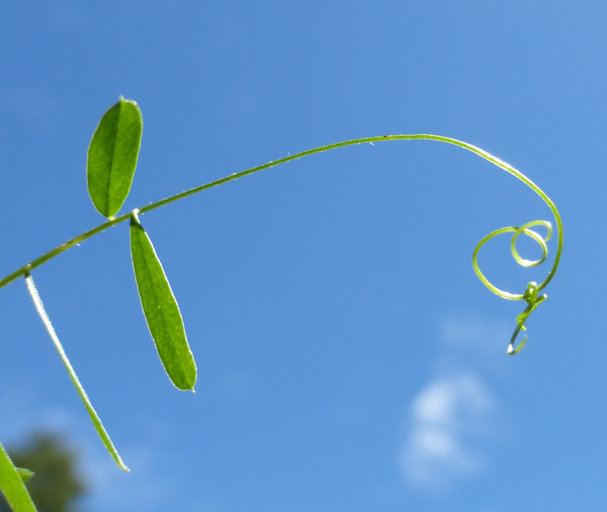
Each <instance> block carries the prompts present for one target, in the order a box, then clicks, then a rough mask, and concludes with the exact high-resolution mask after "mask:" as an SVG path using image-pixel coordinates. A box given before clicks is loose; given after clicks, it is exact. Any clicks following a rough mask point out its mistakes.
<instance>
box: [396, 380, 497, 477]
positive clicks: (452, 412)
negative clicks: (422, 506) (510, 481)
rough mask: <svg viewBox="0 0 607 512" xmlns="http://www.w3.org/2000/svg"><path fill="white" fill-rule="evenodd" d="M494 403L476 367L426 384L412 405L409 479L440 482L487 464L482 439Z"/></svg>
mask: <svg viewBox="0 0 607 512" xmlns="http://www.w3.org/2000/svg"><path fill="white" fill-rule="evenodd" d="M494 403H495V401H494V399H493V397H492V395H491V393H490V392H489V390H488V389H487V387H486V386H485V385H484V384H483V382H482V381H481V379H480V378H479V377H478V376H476V375H475V374H473V373H470V372H462V373H458V374H453V375H450V376H445V377H440V378H437V379H435V380H433V381H431V382H430V383H429V384H428V385H427V386H426V387H425V388H424V389H422V391H421V392H420V393H419V394H418V395H417V396H416V398H415V399H414V401H413V404H412V405H411V409H410V414H409V425H410V427H409V432H408V435H407V438H406V440H405V442H404V445H403V450H402V460H401V462H402V468H403V472H404V475H405V477H406V479H407V480H408V482H409V483H411V484H413V485H415V486H418V487H424V488H429V487H430V488H436V487H437V486H438V487H440V486H443V485H444V484H448V483H450V482H451V481H452V480H453V479H454V478H457V477H459V476H462V475H466V474H471V473H474V472H475V471H477V470H478V469H479V468H481V467H482V465H483V457H482V454H481V451H480V450H479V449H478V439H479V435H482V434H483V432H485V430H486V429H487V426H488V415H489V412H490V411H491V409H492V408H493V407H494Z"/></svg>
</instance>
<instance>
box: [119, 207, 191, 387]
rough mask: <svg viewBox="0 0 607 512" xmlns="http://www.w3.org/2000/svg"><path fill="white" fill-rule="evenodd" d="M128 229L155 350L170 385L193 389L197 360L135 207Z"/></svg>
mask: <svg viewBox="0 0 607 512" xmlns="http://www.w3.org/2000/svg"><path fill="white" fill-rule="evenodd" d="M130 231H131V256H132V258H133V268H134V270H135V280H136V281H137V288H138V290H139V298H140V299H141V306H142V308H143V313H144V314H145V319H146V321H147V323H148V327H149V329H150V333H151V334H152V338H153V339H154V343H155V344H156V350H158V355H159V356H160V360H161V361H162V364H163V366H164V369H165V370H166V372H167V374H168V376H169V378H170V379H171V381H172V382H173V384H174V385H175V386H176V387H177V388H179V389H184V390H185V389H190V390H192V391H194V383H195V382H196V363H195V362H194V356H193V355H192V351H191V350H190V346H189V345H188V340H187V338H186V334H185V328H184V326H183V319H182V318H181V313H180V312H179V306H178V305H177V301H176V300H175V296H174V295H173V292H172V290H171V286H170V285H169V281H168V280H167V277H166V275H165V273H164V270H163V268H162V264H161V263H160V260H159V259H158V256H157V255H156V251H155V250H154V246H153V245H152V242H151V241H150V238H149V237H148V235H147V233H146V232H145V230H144V229H143V226H142V225H141V223H140V222H139V218H138V217H137V210H135V211H133V213H132V216H131V228H130Z"/></svg>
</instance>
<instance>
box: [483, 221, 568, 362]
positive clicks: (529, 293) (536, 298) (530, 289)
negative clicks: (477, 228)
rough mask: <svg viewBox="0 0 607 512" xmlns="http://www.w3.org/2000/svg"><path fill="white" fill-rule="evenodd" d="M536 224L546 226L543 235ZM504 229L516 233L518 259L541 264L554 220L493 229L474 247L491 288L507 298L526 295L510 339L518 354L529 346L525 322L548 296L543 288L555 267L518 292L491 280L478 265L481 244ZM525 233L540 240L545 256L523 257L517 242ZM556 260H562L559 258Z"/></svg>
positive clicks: (512, 351) (514, 253) (530, 264)
mask: <svg viewBox="0 0 607 512" xmlns="http://www.w3.org/2000/svg"><path fill="white" fill-rule="evenodd" d="M557 219H558V217H557ZM535 226H542V227H544V228H546V235H545V236H542V235H541V234H540V233H538V232H537V231H535V230H533V229H531V228H532V227H535ZM504 233H513V235H512V238H511V240H510V253H511V254H512V257H513V258H514V260H515V261H516V262H517V263H518V264H519V265H520V266H522V267H535V266H537V265H540V264H542V263H543V262H544V261H545V260H546V258H547V257H548V246H547V244H546V242H548V240H550V237H551V236H552V224H551V223H550V222H548V221H547V220H534V221H531V222H527V223H526V224H523V225H522V226H519V227H516V226H507V227H505V228H501V229H496V230H495V231H492V232H491V233H489V234H488V235H486V236H485V237H483V238H482V239H481V240H480V242H479V243H478V244H477V245H476V247H475V248H474V252H473V253H472V266H473V268H474V272H476V275H477V276H478V278H479V279H480V280H481V282H482V283H483V284H484V285H485V286H486V287H487V288H489V290H491V291H492V292H493V293H495V294H496V295H498V296H500V297H502V298H504V299H510V300H521V299H523V300H524V301H525V302H526V303H527V307H526V308H525V310H524V311H523V312H522V313H521V314H520V315H518V316H517V317H516V328H515V329H514V333H512V337H511V338H510V343H509V344H508V354H510V355H514V354H516V353H517V352H518V351H519V350H521V349H522V348H523V347H524V346H525V343H527V334H526V333H525V331H526V330H527V328H526V327H525V322H526V321H527V318H528V317H529V315H530V314H531V312H532V311H533V310H534V309H535V308H537V307H538V306H539V305H540V304H541V303H542V302H544V300H546V299H547V298H548V295H546V294H545V293H543V294H541V295H539V291H540V290H541V289H542V288H544V286H546V285H547V284H548V282H549V281H550V279H551V278H552V274H553V272H554V268H555V267H553V271H551V272H550V273H549V274H548V277H546V279H544V281H542V282H541V283H540V284H539V285H538V284H537V283H536V282H535V281H531V282H529V283H528V284H527V288H526V289H525V291H524V292H523V293H519V294H517V293H511V292H507V291H505V290H501V289H500V288H498V287H497V286H495V285H494V284H493V283H491V281H489V280H488V279H487V278H486V277H485V275H484V274H483V273H482V272H481V269H480V267H479V265H478V252H479V250H480V249H481V247H482V246H483V245H485V244H486V243H487V242H488V241H489V240H491V239H492V238H494V237H496V236H498V235H502V234H504ZM521 234H524V235H527V236H528V237H529V238H531V239H533V240H535V241H536V242H537V244H538V245H539V246H540V248H541V249H542V256H541V257H540V258H538V259H536V260H528V259H525V258H522V257H521V255H520V254H519V252H518V250H517V248H516V242H517V240H518V237H519V236H520V235H521ZM559 249H560V247H559ZM559 252H560V251H559ZM556 263H558V261H557V262H556ZM521 331H523V333H525V334H524V336H523V340H522V341H521V342H520V343H519V344H518V346H516V347H515V341H516V338H517V336H518V334H519V333H520V332H521Z"/></svg>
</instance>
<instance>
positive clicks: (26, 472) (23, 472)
mask: <svg viewBox="0 0 607 512" xmlns="http://www.w3.org/2000/svg"><path fill="white" fill-rule="evenodd" d="M17 472H18V473H19V476H20V477H21V480H23V481H24V482H28V481H29V480H31V479H32V477H33V476H34V475H35V474H36V473H34V472H33V471H32V470H31V469H27V468H17Z"/></svg>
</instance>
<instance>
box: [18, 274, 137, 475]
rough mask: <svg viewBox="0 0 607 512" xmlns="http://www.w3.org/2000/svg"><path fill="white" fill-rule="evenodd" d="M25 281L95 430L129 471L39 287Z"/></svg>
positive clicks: (121, 466) (118, 463)
mask: <svg viewBox="0 0 607 512" xmlns="http://www.w3.org/2000/svg"><path fill="white" fill-rule="evenodd" d="M25 283H26V285H27V290H28V291H29V293H30V295H31V297H32V300H33V302H34V306H35V307H36V311H37V312H38V315H39V316H40V318H41V320H42V323H43V324H44V327H45V328H46V332H48V335H49V336H50V337H51V340H52V341H53V344H54V345H55V349H56V350H57V352H58V353H59V357H60V358H61V361H63V364H64V366H65V369H66V370H67V373H68V375H69V376H70V379H71V381H72V384H74V387H75V388H76V391H77V392H78V395H79V396H80V399H81V400H82V402H83V403H84V406H85V407H86V410H87V412H88V413H89V416H90V418H91V421H92V422H93V425H94V427H95V430H96V431H97V434H98V435H99V437H100V438H101V441H102V442H103V444H104V446H105V447H106V449H107V451H108V452H109V453H110V455H111V456H112V458H113V459H114V461H115V462H116V464H117V465H118V467H119V468H120V469H122V470H123V471H129V468H128V467H127V466H126V464H125V463H124V462H123V461H122V458H121V457H120V454H119V453H118V450H116V447H115V446H114V443H112V440H111V439H110V436H109V434H108V433H107V431H106V430H105V427H104V426H103V423H101V418H100V417H99V415H98V414H97V411H95V408H94V407H93V404H92V403H91V401H90V399H89V397H88V395H87V394H86V391H85V390H84V387H83V386H82V384H81V383H80V379H79V378H78V375H76V371H75V370H74V368H73V366H72V363H71V362H70V360H69V358H68V357H67V354H66V353H65V350H64V349H63V345H62V344H61V341H60V340H59V336H57V333H56V332H55V328H54V327H53V324H52V323H51V319H50V318H49V316H48V314H47V313H46V309H44V304H43V303H42V298H41V297H40V294H39V293H38V289H37V288H36V285H35V284H34V280H33V278H32V276H31V275H29V274H28V275H27V276H26V277H25Z"/></svg>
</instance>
